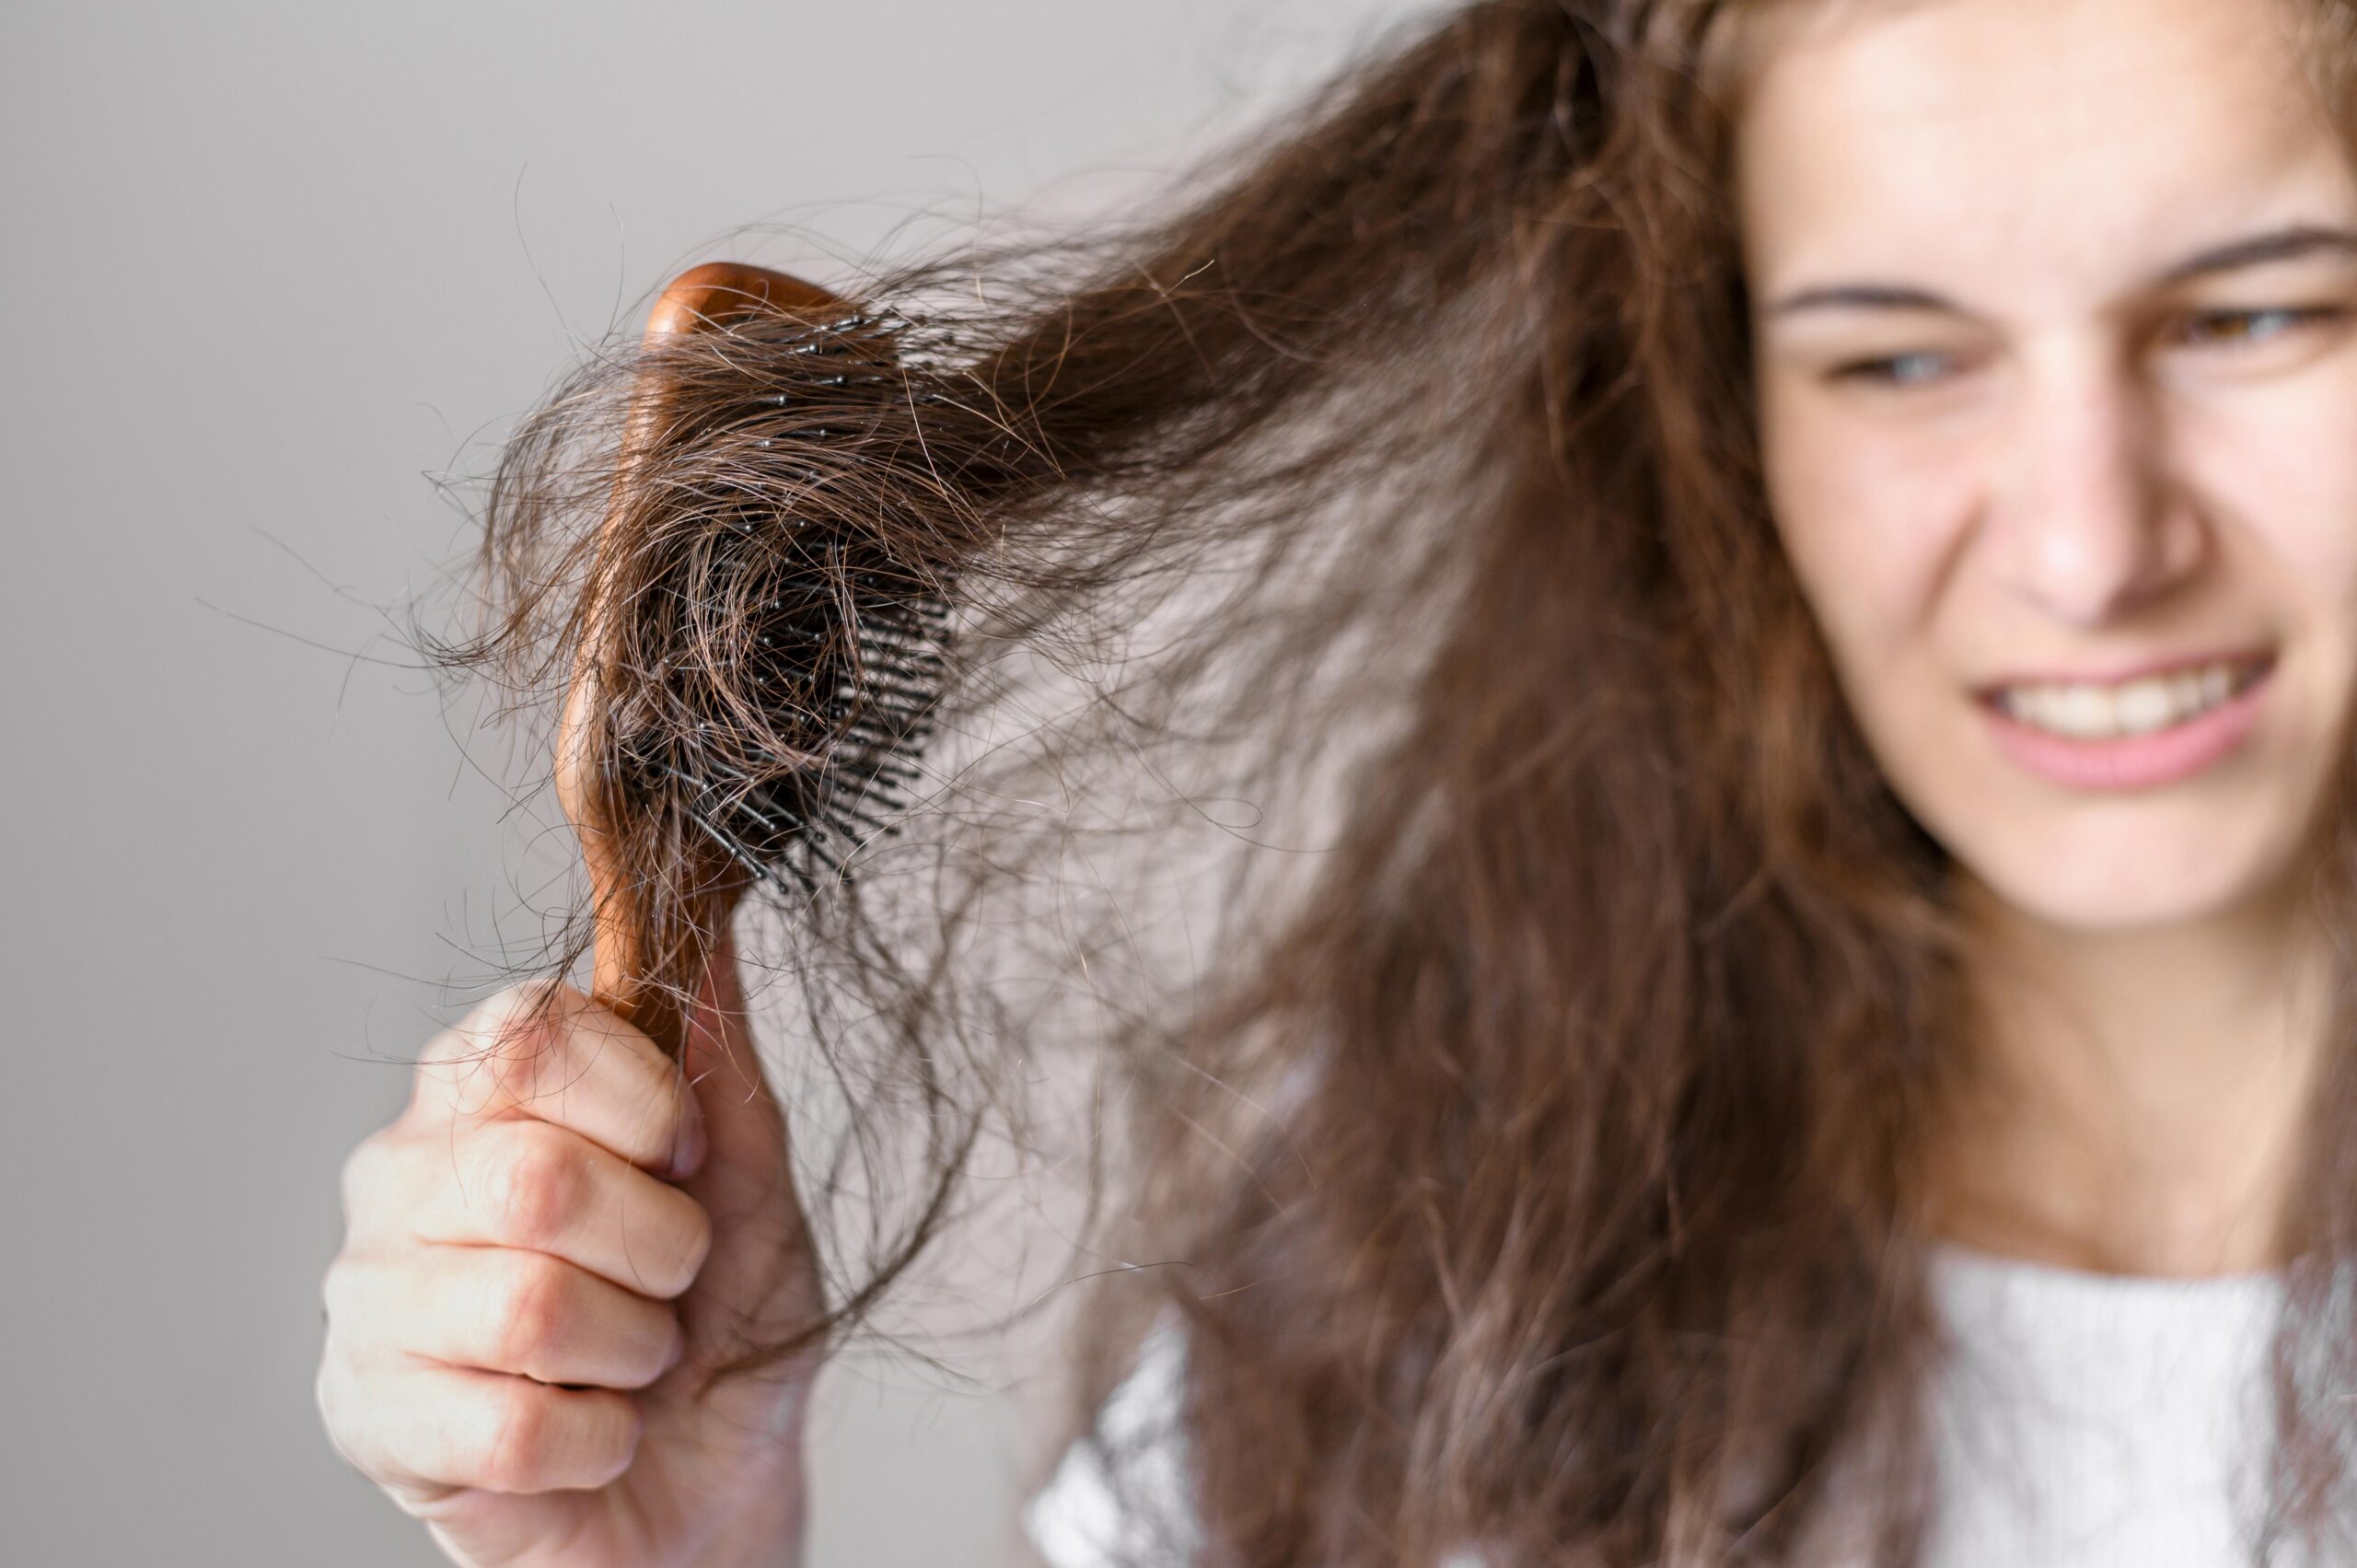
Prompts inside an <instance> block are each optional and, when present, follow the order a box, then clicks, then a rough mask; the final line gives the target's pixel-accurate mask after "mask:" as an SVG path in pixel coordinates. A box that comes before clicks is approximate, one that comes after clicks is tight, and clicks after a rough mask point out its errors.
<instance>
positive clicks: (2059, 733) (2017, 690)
mask: <svg viewBox="0 0 2357 1568" xmlns="http://www.w3.org/2000/svg"><path fill="white" fill-rule="evenodd" d="M2274 668H2275V655H2274V653H2273V651H2272V650H2269V651H2266V652H2263V653H2259V654H2256V655H2235V656H2227V657H2223V658H2212V659H2205V660H2203V661H2201V662H2200V663H2196V664H2187V665H2180V666H2178V667H2177V668H2171V669H2165V670H2157V671H2154V672H2152V673H2150V674H2146V675H2141V676H2137V677H2135V678H2134V679H2128V680H2117V681H2108V682H2096V681H2075V680H2056V681H2046V680H2038V681H2017V682H2013V683H2009V684H2007V685H2004V686H2000V687H1996V688H1993V689H1991V690H1990V691H1984V692H1982V693H1981V700H1980V707H1981V711H1982V712H1983V713H1985V714H1987V715H1988V716H1989V722H1990V726H1991V729H1992V730H1993V731H1994V733H1995V738H1996V740H1997V743H1998V745H1999V747H2000V748H2001V749H2003V751H2004V753H2005V754H2006V755H2007V756H2009V757H2011V758H2012V759H2013V760H2014V761H2015V762H2016V763H2018V764H2020V765H2021V766H2022V767H2024V768H2026V769H2027V770H2028V771H2029V772H2033V773H2036V774H2038V776H2039V777H2041V778H2044V779H2046V780H2048V781H2049V783H2053V784H2062V785H2065V786H2067V787H2069V788H2073V789H2088V790H2118V789H2142V788H2150V787H2154V786H2156V785H2161V784H2174V783H2177V781H2179V780H2182V779H2188V778H2190V777H2192V776H2193V775H2195V774H2196V773H2199V772H2202V771H2203V770H2205V769H2207V768H2209V767H2210V766H2211V765H2212V764H2213V763H2216V762H2218V761H2221V760H2222V759H2223V758H2225V757H2227V756H2229V755H2231V754H2233V753H2234V752H2235V750H2236V749H2238V748H2240V747H2241V746H2242V744H2243V743H2244V742H2245V741H2246V740H2247V739H2249V738H2250V736H2251V734H2252V732H2253V731H2254V730H2255V729H2257V727H2258V716H2259V709H2260V707H2261V705H2262V704H2263V703H2265V702H2266V700H2267V692H2268V690H2269V687H2270V682H2269V680H2268V677H2269V676H2270V674H2272V673H2273V671H2274Z"/></svg>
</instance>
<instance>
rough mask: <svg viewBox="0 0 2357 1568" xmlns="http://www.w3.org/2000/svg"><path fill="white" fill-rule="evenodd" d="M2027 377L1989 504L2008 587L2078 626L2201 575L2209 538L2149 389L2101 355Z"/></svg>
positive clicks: (2108, 618)
mask: <svg viewBox="0 0 2357 1568" xmlns="http://www.w3.org/2000/svg"><path fill="white" fill-rule="evenodd" d="M2043 372H2044V373H2043V374H2040V375H2035V376H2031V377H2026V381H2027V382H2028V383H2030V385H2031V390H2030V392H2029V393H2028V394H2027V395H2026V396H2025V397H2024V398H2022V399H2021V401H2019V403H2018V404H2017V418H2016V420H2015V421H2014V430H2013V437H2012V440H2013V445H2012V451H2011V459H2012V460H2011V462H2010V464H2009V465H2008V466H2007V475H2008V477H2007V481H2006V482H2004V483H2003V484H2001V486H2000V487H1999V489H1998V492H1997V494H1995V495H1994V496H1993V497H1992V498H1991V514H1992V515H1991V519H1990V521H1991V532H1992V533H1993V535H1994V539H1993V540H1992V542H1993V544H1994V546H1995V548H1996V552H1997V556H1998V562H1999V569H2000V570H2001V571H2002V572H2003V575H2004V576H2005V578H2006V580H2007V582H2008V585H2009V586H2010V587H2012V588H2013V589H2014V591H2015V592H2017V593H2019V594H2020V595H2022V596H2023V597H2024V598H2026V599H2028V600H2029V601H2031V602H2032V603H2033V604H2035V605H2036V606H2037V607H2038V609H2039V610H2042V611H2044V612H2045V613H2046V614H2048V615H2049V616H2052V617H2054V618H2056V619H2058V620H2061V621H2066V622H2068V623H2070V624H2072V625H2073V626H2080V627H2092V626H2098V625H2101V624H2104V623H2105V622H2107V621H2112V620H2115V619H2117V618H2118V617H2119V616H2120V615H2122V614H2124V613H2126V612H2128V611H2129V610H2132V609H2134V608H2135V607H2137V606H2139V605H2141V604H2143V603H2146V602H2148V601H2150V600H2152V599H2154V598H2159V597H2160V596H2162V595H2163V594H2165V593H2166V592H2167V591H2168V590H2169V589H2170V588H2171V587H2175V586H2176V585H2177V584H2178V583H2180V582H2182V581H2183V580H2184V579H2185V578H2186V577H2187V576H2189V575H2191V574H2192V573H2193V572H2195V571H2196V570H2198V569H2199V567H2200V563H2201V561H2202V559H2203V556H2204V554H2205V551H2206V543H2205V530H2204V529H2203V527H2202V524H2201V520H2200V517H2198V516H2197V515H2196V513H2195V511H2194V509H2193V507H2192V506H2191V505H2190V504H2189V500H2188V499H2187V497H2186V495H2185V494H2184V491H2183V488H2182V487H2181V486H2179V485H2177V484H2176V483H2174V482H2171V478H2170V475H2169V473H2168V471H2167V462H2166V458H2167V452H2166V439H2165V432H2164V430H2163V429H2162V426H2161V422H2160V418H2159V414H2158V411H2157V410H2156V408H2155V407H2154V399H2153V398H2152V397H2151V396H2150V389H2149V388H2147V387H2145V386H2144V385H2143V384H2142V383H2141V382H2140V381H2139V380H2138V379H2137V378H2136V377H2133V376H2132V375H2131V374H2129V373H2127V371H2126V370H2124V369H2122V368H2120V367H2117V366H2109V365H2106V364H2104V363H2102V361H2101V358H2100V357H2099V356H2097V355H2094V354H2089V355H2086V356H2084V358H2083V359H2082V360H2081V361H2080V362H2079V363H2077V364H2057V363H2052V362H2049V364H2047V365H2046V366H2044V367H2043Z"/></svg>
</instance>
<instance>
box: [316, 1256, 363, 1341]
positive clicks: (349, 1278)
mask: <svg viewBox="0 0 2357 1568" xmlns="http://www.w3.org/2000/svg"><path fill="white" fill-rule="evenodd" d="M361 1272H362V1271H361V1267H360V1265H359V1264H358V1263H357V1262H355V1261H354V1260H353V1259H351V1258H349V1257H345V1256H342V1255H339V1256H338V1257H337V1258H336V1260H334V1261H333V1262H331V1263H330V1264H329V1265H328V1272H327V1275H326V1277H325V1278H324V1279H322V1280H321V1281H320V1282H319V1305H320V1306H321V1307H325V1308H326V1309H327V1320H328V1334H327V1342H328V1344H329V1346H330V1348H331V1350H332V1349H334V1348H335V1347H339V1346H343V1345H345V1344H348V1343H349V1342H350V1340H351V1336H352V1330H353V1325H354V1321H355V1320H356V1319H357V1317H358V1308H360V1307H364V1306H366V1303H367V1301H368V1299H369V1295H370V1294H371V1293H370V1292H369V1290H368V1288H367V1285H366V1282H365V1281H363V1280H362V1279H361V1277H360V1275H361Z"/></svg>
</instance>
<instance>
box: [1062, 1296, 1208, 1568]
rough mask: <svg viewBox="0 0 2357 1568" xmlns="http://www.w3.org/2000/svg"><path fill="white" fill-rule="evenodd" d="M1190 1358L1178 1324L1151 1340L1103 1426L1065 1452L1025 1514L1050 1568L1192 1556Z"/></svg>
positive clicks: (1101, 1417)
mask: <svg viewBox="0 0 2357 1568" xmlns="http://www.w3.org/2000/svg"><path fill="white" fill-rule="evenodd" d="M1186 1357H1187V1345H1186V1339H1185V1336H1184V1334H1183V1333H1182V1332H1181V1331H1180V1330H1179V1327H1178V1326H1177V1325H1176V1324H1175V1323H1170V1322H1164V1323H1161V1324H1158V1325H1157V1326H1156V1327H1155V1329H1154V1330H1152V1331H1151V1332H1150V1333H1148V1334H1147V1336H1146V1338H1145V1340H1144V1342H1142V1343H1141V1344H1140V1346H1139V1347H1138V1357H1137V1362H1136V1364H1135V1365H1133V1366H1132V1369H1131V1371H1130V1373H1129V1375H1128V1376H1126V1377H1124V1378H1123V1379H1122V1381H1121V1383H1120V1387H1118V1388H1115V1389H1114V1390H1113V1393H1112V1395H1111V1396H1110V1397H1109V1399H1107V1400H1106V1401H1105V1404H1104V1406H1103V1408H1101V1409H1100V1410H1099V1411H1097V1420H1096V1423H1095V1424H1094V1426H1093V1427H1092V1428H1091V1429H1090V1430H1089V1431H1088V1432H1086V1433H1085V1434H1082V1435H1081V1437H1080V1438H1079V1439H1078V1440H1076V1441H1075V1442H1074V1444H1073V1445H1072V1446H1071V1447H1069V1448H1067V1449H1066V1450H1065V1451H1064V1456H1063V1458H1062V1461H1061V1462H1060V1463H1059V1464H1058V1465H1057V1467H1056V1472H1055V1474H1054V1475H1053V1476H1051V1478H1050V1479H1049V1481H1048V1483H1047V1485H1046V1486H1044V1487H1042V1488H1041V1489H1040V1490H1039V1493H1038V1494H1037V1495H1036V1496H1034V1497H1033V1498H1032V1499H1031V1502H1030V1504H1028V1506H1027V1507H1026V1508H1025V1509H1024V1514H1023V1524H1024V1528H1025V1530H1026V1531H1027V1532H1028V1534H1029V1535H1030V1537H1031V1541H1032V1544H1033V1545H1034V1546H1036V1547H1037V1548H1038V1549H1039V1555H1040V1556H1041V1557H1042V1558H1044V1559H1046V1561H1047V1562H1048V1563H1049V1564H1050V1568H1114V1565H1115V1564H1128V1563H1132V1562H1148V1561H1159V1560H1160V1559H1159V1558H1158V1557H1157V1556H1156V1554H1157V1553H1165V1554H1168V1555H1170V1556H1171V1557H1172V1558H1174V1559H1175V1560H1176V1561H1179V1562H1185V1561H1187V1560H1188V1559H1189V1558H1190V1557H1191V1556H1192V1555H1193V1554H1192V1552H1191V1551H1189V1550H1187V1548H1188V1547H1189V1545H1190V1543H1191V1542H1192V1540H1193V1538H1194V1523H1193V1511H1192V1505H1191V1504H1190V1498H1189V1486H1188V1467H1187V1450H1186V1433H1185V1431H1184V1430H1183V1428H1182V1425H1181V1411H1182V1407H1183V1402H1184V1401H1183V1399H1182V1393H1183V1388H1184V1384H1185V1377H1186ZM1174 1549H1176V1550H1175V1551H1174Z"/></svg>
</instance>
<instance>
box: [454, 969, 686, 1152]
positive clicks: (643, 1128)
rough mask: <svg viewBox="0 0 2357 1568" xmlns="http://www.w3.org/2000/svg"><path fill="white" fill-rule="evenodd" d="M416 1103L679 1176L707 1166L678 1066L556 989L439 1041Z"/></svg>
mask: <svg viewBox="0 0 2357 1568" xmlns="http://www.w3.org/2000/svg"><path fill="white" fill-rule="evenodd" d="M412 1103H413V1106H414V1107H415V1108H416V1109H419V1110H421V1111H423V1112H426V1113H429V1114H431V1113H447V1115H455V1116H458V1117H462V1118H475V1119H480V1120H493V1119H496V1118H500V1117H515V1116H528V1117H531V1118H533V1119H535V1120H538V1121H547V1122H551V1123H553V1124H555V1125H557V1126H560V1127H567V1128H570V1129H572V1130H573V1131H574V1132H578V1133H580V1134H581V1135H582V1136H583V1137H585V1138H587V1139H589V1140H590V1141H591V1142H593V1143H596V1144H600V1145H602V1146H603V1147H605V1148H608V1149H610V1150H612V1151H613V1152H614V1153H615V1154H616V1155H619V1156H621V1157H622V1158H623V1159H626V1160H629V1161H630V1162H631V1163H633V1165H639V1166H644V1167H647V1168H650V1169H655V1170H659V1171H663V1172H666V1173H668V1174H672V1175H679V1174H684V1173H685V1172H687V1171H689V1170H692V1169H693V1168H695V1167H696V1165H697V1164H698V1163H700V1161H701V1159H702V1151H703V1131H702V1125H701V1114H700V1111H699V1109H698V1107H697V1105H696V1101H695V1097H694V1096H693V1095H691V1094H690V1093H689V1092H688V1091H687V1084H686V1078H685V1075H684V1074H682V1073H681V1072H680V1070H679V1066H678V1064H676V1063H673V1062H671V1061H670V1060H669V1059H668V1058H667V1057H666V1056H665V1055H664V1054H663V1052H662V1051H660V1050H658V1049H656V1044H655V1042H654V1041H653V1040H649V1039H647V1037H646V1036H645V1035H644V1033H642V1032H640V1031H639V1030H637V1029H635V1028H632V1027H631V1026H630V1025H629V1024H628V1023H626V1022H624V1021H623V1020H622V1019H621V1017H619V1016H616V1015H615V1014H614V1013H613V1012H611V1011H610V1010H609V1009H607V1008H605V1007H601V1006H598V1005H597V1004H596V1003H594V1002H592V1001H591V1000H590V999H589V998H588V997H586V996H585V995H583V994H582V993H581V992H579V991H578V990H576V989H575V988H574V987H572V986H569V985H565V984H563V983H561V982H557V981H540V982H537V983H534V984H529V985H520V986H514V987H511V988H510V989H508V990H507V991H505V992H502V993H500V994H499V995H497V996H494V997H493V998H492V999H491V1000H490V1001H489V1002H486V1003H484V1004H483V1005H482V1006H480V1007H478V1008H476V1009H475V1010H474V1011H473V1012H472V1013H470V1014H469V1015H468V1016H467V1017H466V1018H465V1019H464V1020H462V1021H461V1022H460V1023H459V1025H458V1027H456V1028H451V1029H447V1030H445V1031H444V1032H443V1033H442V1034H441V1035H439V1036H437V1037H435V1040H434V1042H433V1044H432V1045H431V1046H430V1047H429V1048H428V1050H427V1051H426V1054H425V1059H424V1061H423V1062H421V1063H419V1069H418V1075H417V1082H416V1094H415V1096H414V1098H413V1102H412Z"/></svg>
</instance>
